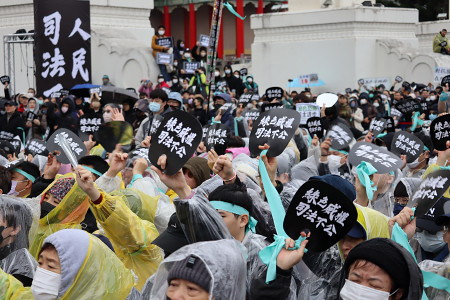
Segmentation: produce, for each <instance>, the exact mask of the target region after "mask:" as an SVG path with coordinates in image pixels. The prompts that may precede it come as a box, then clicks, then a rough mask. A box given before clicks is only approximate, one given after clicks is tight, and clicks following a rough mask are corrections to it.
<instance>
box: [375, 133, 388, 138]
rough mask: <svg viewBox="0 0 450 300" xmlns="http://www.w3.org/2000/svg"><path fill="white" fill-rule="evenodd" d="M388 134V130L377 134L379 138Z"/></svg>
mask: <svg viewBox="0 0 450 300" xmlns="http://www.w3.org/2000/svg"><path fill="white" fill-rule="evenodd" d="M386 135H387V132H384V133H380V134H379V135H377V139H379V138H382V137H384V136H386Z"/></svg>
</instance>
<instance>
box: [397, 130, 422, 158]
mask: <svg viewBox="0 0 450 300" xmlns="http://www.w3.org/2000/svg"><path fill="white" fill-rule="evenodd" d="M391 152H392V153H394V154H396V155H397V156H398V157H400V155H406V162H408V163H411V162H413V161H414V160H415V159H416V158H418V157H419V156H420V154H422V152H423V142H422V141H421V140H420V139H419V138H418V137H417V136H415V135H414V134H412V133H409V132H407V131H399V132H397V133H395V135H394V137H393V139H392V144H391Z"/></svg>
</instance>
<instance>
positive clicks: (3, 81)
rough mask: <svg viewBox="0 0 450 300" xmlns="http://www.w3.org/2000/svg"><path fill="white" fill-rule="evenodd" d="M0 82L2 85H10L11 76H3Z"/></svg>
mask: <svg viewBox="0 0 450 300" xmlns="http://www.w3.org/2000/svg"><path fill="white" fill-rule="evenodd" d="M0 82H1V83H2V84H5V83H7V82H8V83H9V82H10V80H9V76H8V75H3V76H2V77H0Z"/></svg>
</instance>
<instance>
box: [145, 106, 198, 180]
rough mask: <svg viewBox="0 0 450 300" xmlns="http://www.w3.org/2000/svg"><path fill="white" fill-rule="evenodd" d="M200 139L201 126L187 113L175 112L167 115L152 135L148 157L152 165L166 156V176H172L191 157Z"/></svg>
mask: <svg viewBox="0 0 450 300" xmlns="http://www.w3.org/2000/svg"><path fill="white" fill-rule="evenodd" d="M201 139H202V126H201V125H200V123H199V122H198V121H197V119H196V118H194V117H193V116H191V115H190V114H188V113H187V112H184V111H181V110H176V111H173V112H170V113H167V114H166V115H165V117H164V120H163V121H162V122H161V125H160V126H159V128H158V130H157V131H156V132H155V133H154V134H153V135H152V143H151V145H150V149H149V151H148V157H149V159H150V162H151V163H152V165H154V166H156V167H158V168H159V166H158V164H157V162H158V159H159V157H160V156H161V155H163V154H165V155H167V162H166V168H165V170H164V172H165V173H166V174H167V175H169V176H170V175H174V174H175V173H177V172H178V171H179V170H180V169H181V168H182V167H183V166H184V164H185V163H186V162H187V161H188V160H189V158H191V157H192V155H193V154H194V152H195V150H196V149H197V146H198V145H199V144H200V141H201Z"/></svg>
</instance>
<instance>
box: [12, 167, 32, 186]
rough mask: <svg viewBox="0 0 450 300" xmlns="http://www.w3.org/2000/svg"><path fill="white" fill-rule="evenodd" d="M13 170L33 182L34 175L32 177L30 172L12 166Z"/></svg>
mask: <svg viewBox="0 0 450 300" xmlns="http://www.w3.org/2000/svg"><path fill="white" fill-rule="evenodd" d="M12 170H13V171H16V172H17V173H19V174H22V175H23V176H25V178H26V179H28V180H31V182H33V183H34V182H35V181H36V177H34V176H33V175H31V174H28V173H27V172H25V171H24V170H21V169H19V168H14V169H12Z"/></svg>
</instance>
